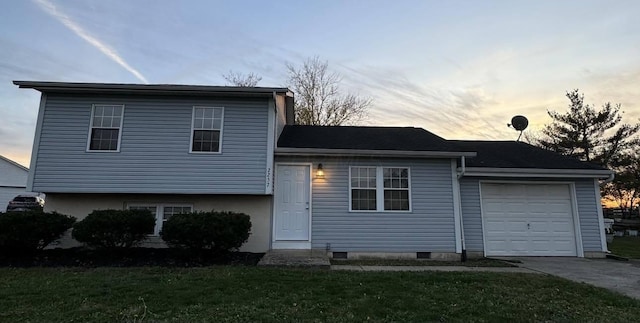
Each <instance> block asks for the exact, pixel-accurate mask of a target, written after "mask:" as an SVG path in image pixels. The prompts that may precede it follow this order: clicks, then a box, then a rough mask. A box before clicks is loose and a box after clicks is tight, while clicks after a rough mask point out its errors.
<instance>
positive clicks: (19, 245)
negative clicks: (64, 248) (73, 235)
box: [0, 210, 76, 252]
mask: <svg viewBox="0 0 640 323" xmlns="http://www.w3.org/2000/svg"><path fill="white" fill-rule="evenodd" d="M75 222H76V219H75V218H74V217H71V216H68V215H64V214H60V213H57V212H51V213H45V212H42V211H36V210H34V211H25V212H7V213H2V214H0V249H2V250H4V252H33V251H36V250H40V249H42V248H44V247H46V246H47V245H49V244H50V243H51V242H53V241H55V240H58V239H60V237H61V236H62V235H63V234H64V233H65V231H67V230H69V229H70V228H71V226H73V224H74V223H75Z"/></svg>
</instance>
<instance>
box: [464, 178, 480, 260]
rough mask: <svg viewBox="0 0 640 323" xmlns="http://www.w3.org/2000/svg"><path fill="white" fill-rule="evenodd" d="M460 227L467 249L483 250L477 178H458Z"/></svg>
mask: <svg viewBox="0 0 640 323" xmlns="http://www.w3.org/2000/svg"><path fill="white" fill-rule="evenodd" d="M460 204H461V206H462V227H463V228H464V242H465V247H466V250H467V251H483V250H484V242H483V240H482V217H481V216H480V189H479V186H478V179H477V178H468V177H463V178H462V179H460Z"/></svg>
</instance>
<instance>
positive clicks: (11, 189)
mask: <svg viewBox="0 0 640 323" xmlns="http://www.w3.org/2000/svg"><path fill="white" fill-rule="evenodd" d="M28 175H29V169H28V168H26V167H24V166H22V165H20V164H18V163H16V162H14V161H13V160H10V159H8V158H5V157H3V156H0V212H4V211H5V210H6V209H7V204H9V201H11V200H12V199H13V198H14V197H16V196H18V195H20V194H24V193H25V192H26V187H27V176H28Z"/></svg>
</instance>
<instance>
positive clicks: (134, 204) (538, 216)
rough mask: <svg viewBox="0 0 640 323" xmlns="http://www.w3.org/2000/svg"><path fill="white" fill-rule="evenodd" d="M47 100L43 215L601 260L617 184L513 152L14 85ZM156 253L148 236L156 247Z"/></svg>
mask: <svg viewBox="0 0 640 323" xmlns="http://www.w3.org/2000/svg"><path fill="white" fill-rule="evenodd" d="M14 83H15V84H16V85H18V86H20V87H21V88H30V89H35V90H38V91H40V92H41V93H42V98H41V101H40V110H39V114H38V121H37V127H36V134H35V140H34V145H33V154H32V158H31V167H30V173H29V180H28V187H27V189H28V190H29V191H34V192H42V193H46V195H47V203H46V209H47V210H49V211H58V212H61V213H65V214H70V215H73V216H75V217H77V218H79V219H81V218H83V217H84V216H86V215H87V214H89V213H90V212H91V211H92V210H95V209H107V208H115V209H126V208H130V209H132V208H145V209H149V210H151V211H152V212H153V213H154V214H155V215H156V217H157V221H156V228H155V232H154V235H158V234H159V232H160V231H161V230H162V224H163V222H164V221H165V220H166V219H167V218H169V217H171V216H172V215H174V214H176V213H180V212H189V211H198V210H211V209H216V210H233V211H239V212H244V213H247V214H249V215H250V216H251V221H252V224H253V227H252V234H251V237H250V238H249V241H248V242H247V243H246V244H245V245H244V246H243V250H245V251H253V252H265V251H267V250H270V249H292V248H293V249H321V250H326V251H327V252H328V253H329V254H330V255H332V256H334V257H345V256H346V257H358V256H362V255H380V254H384V255H396V256H407V257H431V258H452V259H453V258H457V257H459V256H460V255H461V254H463V253H466V254H467V255H469V256H482V255H486V256H503V255H526V256H578V257H599V256H603V255H604V253H605V252H606V250H607V247H606V242H605V235H604V228H603V220H602V210H601V205H600V191H599V181H601V180H606V179H610V178H612V177H611V176H612V172H611V171H609V170H606V169H602V168H600V167H598V166H596V165H593V164H589V163H584V162H580V161H577V160H574V159H571V158H568V157H564V156H560V155H557V154H555V153H552V152H548V151H544V150H541V149H538V148H535V147H533V146H530V145H528V144H525V143H521V142H514V141H501V142H497V141H452V140H445V139H443V138H441V137H439V136H436V135H434V134H432V133H431V132H428V131H426V130H424V129H420V128H410V127H408V128H402V127H322V126H302V125H296V124H295V120H294V113H293V102H294V101H293V100H294V98H293V94H292V93H291V92H290V91H289V90H288V89H286V88H264V87H256V88H243V87H217V86H190V85H134V84H101V83H100V84H94V83H59V82H30V81H16V82H14ZM152 238H153V235H152Z"/></svg>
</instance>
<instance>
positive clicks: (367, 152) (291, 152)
mask: <svg viewBox="0 0 640 323" xmlns="http://www.w3.org/2000/svg"><path fill="white" fill-rule="evenodd" d="M275 154H276V156H380V157H385V156H386V157H417V158H425V157H427V158H428V157H431V158H455V157H462V156H465V157H474V156H476V153H475V152H464V151H455V152H451V151H408V150H372V149H326V148H277V149H276V151H275Z"/></svg>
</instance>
